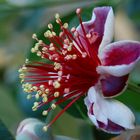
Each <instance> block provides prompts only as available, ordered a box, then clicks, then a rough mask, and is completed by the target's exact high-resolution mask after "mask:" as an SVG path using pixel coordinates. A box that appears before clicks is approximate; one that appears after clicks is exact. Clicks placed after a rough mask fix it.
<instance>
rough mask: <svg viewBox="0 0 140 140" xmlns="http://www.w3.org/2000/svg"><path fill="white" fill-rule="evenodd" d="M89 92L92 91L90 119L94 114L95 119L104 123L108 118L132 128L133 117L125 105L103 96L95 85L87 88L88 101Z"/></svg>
mask: <svg viewBox="0 0 140 140" xmlns="http://www.w3.org/2000/svg"><path fill="white" fill-rule="evenodd" d="M91 93H94V96H93V98H92V101H93V102H92V104H93V113H94V115H92V114H90V115H92V118H91V116H89V117H90V119H92V121H94V118H93V116H94V117H95V118H96V120H98V121H101V122H103V123H104V124H107V121H108V120H110V121H112V122H113V123H116V124H118V125H120V126H122V127H124V128H127V129H132V128H134V121H135V117H134V115H133V113H132V112H131V110H130V109H129V108H128V107H127V106H125V105H124V104H122V103H121V102H119V101H116V100H113V99H107V98H104V97H103V96H102V94H101V90H100V89H98V88H96V87H91V88H90V89H89V92H88V99H89V100H90V101H91V96H92V95H93V94H91ZM89 108H90V107H88V110H89ZM89 113H90V112H89Z"/></svg>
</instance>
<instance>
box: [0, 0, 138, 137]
mask: <svg viewBox="0 0 140 140" xmlns="http://www.w3.org/2000/svg"><path fill="white" fill-rule="evenodd" d="M98 5H99V6H103V5H111V6H113V8H114V10H115V23H116V24H115V38H114V39H115V40H123V39H127V40H128V39H130V40H139V41H140V1H139V0H125V1H123V0H40V1H38V0H0V119H1V120H2V121H3V123H4V124H5V125H6V126H7V128H8V129H9V130H10V132H11V133H12V134H13V135H15V134H16V129H17V126H18V124H19V122H20V121H22V120H23V119H24V118H27V117H37V118H41V115H40V112H37V113H34V112H32V111H31V106H32V102H30V101H27V100H26V96H25V94H24V93H23V91H22V89H21V85H20V82H19V79H18V72H17V71H18V69H19V68H20V66H21V65H22V64H23V63H24V61H25V59H26V57H28V55H29V51H30V48H31V46H32V45H33V41H32V39H31V36H32V34H33V33H38V34H40V33H41V32H42V30H44V29H46V28H47V24H48V23H49V22H51V21H52V20H53V18H54V14H55V13H56V12H58V13H60V14H61V16H62V17H63V16H65V20H67V21H68V22H70V23H71V24H74V22H75V20H74V19H75V14H72V15H71V16H67V15H69V14H71V13H72V12H74V11H75V9H76V8H77V7H83V9H86V8H88V7H90V9H92V8H93V7H94V6H98ZM85 11H86V10H85ZM87 14H88V16H87ZM86 16H87V17H86ZM90 16H91V13H89V11H87V12H85V15H83V19H89V17H90ZM76 24H77V23H76ZM138 72H140V64H138V66H137V68H136V69H135V70H134V72H133V73H132V75H131V78H130V81H132V82H133V83H136V84H138V85H139V84H140V75H139V74H138ZM139 96H140V95H138V94H135V93H132V92H131V91H128V90H127V91H126V93H125V94H123V95H121V96H120V97H119V98H118V99H119V100H121V101H122V102H124V103H126V104H127V105H128V106H129V107H130V108H132V110H133V111H134V112H135V115H136V120H137V124H140V103H139ZM59 110H60V109H58V110H56V111H55V112H54V113H53V115H55V114H56V113H57V112H58V111H59ZM66 128H67V129H66ZM52 130H53V133H54V134H59V135H66V136H69V137H73V138H78V139H80V140H93V139H97V140H99V139H102V140H105V139H108V138H109V137H111V135H107V134H104V133H102V132H99V131H97V130H95V129H94V127H92V126H90V125H88V124H87V123H86V122H85V121H83V120H82V119H76V118H74V117H72V116H70V115H69V114H68V113H64V115H63V116H62V117H61V118H60V119H59V120H58V121H57V122H56V123H55V124H54V125H53V129H52Z"/></svg>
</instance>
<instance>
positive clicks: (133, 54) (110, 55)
mask: <svg viewBox="0 0 140 140" xmlns="http://www.w3.org/2000/svg"><path fill="white" fill-rule="evenodd" d="M99 57H100V60H101V62H102V65H101V66H98V67H97V71H98V73H100V74H105V73H108V74H111V75H114V76H123V75H126V74H128V73H129V72H130V71H131V70H132V69H133V68H134V66H135V65H136V63H137V62H138V60H139V59H140V42H136V41H119V42H115V43H112V44H110V45H107V46H106V47H104V49H103V50H102V51H101V52H100V53H99Z"/></svg>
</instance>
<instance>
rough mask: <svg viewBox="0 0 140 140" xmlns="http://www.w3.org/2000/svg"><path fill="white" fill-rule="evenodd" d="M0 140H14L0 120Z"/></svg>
mask: <svg viewBox="0 0 140 140" xmlns="http://www.w3.org/2000/svg"><path fill="white" fill-rule="evenodd" d="M0 140H14V138H13V136H12V134H11V133H10V132H9V131H8V129H7V128H6V126H5V125H4V123H3V122H2V121H1V120H0Z"/></svg>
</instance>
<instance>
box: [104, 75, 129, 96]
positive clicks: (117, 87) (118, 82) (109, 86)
mask: <svg viewBox="0 0 140 140" xmlns="http://www.w3.org/2000/svg"><path fill="white" fill-rule="evenodd" d="M127 80H128V75H125V76H122V77H115V76H111V75H109V76H106V77H105V78H104V79H101V87H102V92H103V95H104V96H105V97H112V96H116V95H117V94H120V92H122V91H123V90H124V89H125V88H126V85H127V84H126V82H127Z"/></svg>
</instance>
